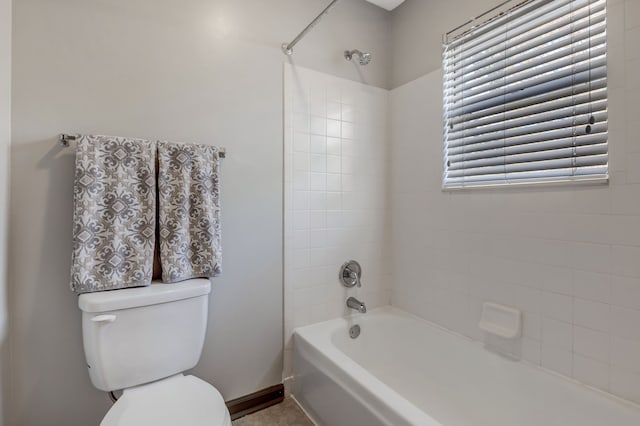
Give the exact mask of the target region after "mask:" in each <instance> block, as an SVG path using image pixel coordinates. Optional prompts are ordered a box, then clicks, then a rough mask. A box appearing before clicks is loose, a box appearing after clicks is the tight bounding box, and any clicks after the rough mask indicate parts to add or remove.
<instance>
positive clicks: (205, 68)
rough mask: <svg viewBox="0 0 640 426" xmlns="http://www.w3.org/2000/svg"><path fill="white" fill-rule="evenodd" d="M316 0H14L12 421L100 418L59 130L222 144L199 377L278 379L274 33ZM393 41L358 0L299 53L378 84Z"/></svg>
mask: <svg viewBox="0 0 640 426" xmlns="http://www.w3.org/2000/svg"><path fill="white" fill-rule="evenodd" d="M2 1H3V3H2V5H3V6H4V4H5V3H6V2H7V0H2ZM325 5H326V1H325V0H305V1H300V0H271V1H268V2H265V1H262V0H209V1H206V2H205V1H201V0H185V1H180V2H176V1H171V0H89V1H88V0H59V1H56V2H52V1H49V0H22V1H19V2H16V4H15V5H14V11H13V24H14V33H13V76H14V78H13V98H12V102H13V104H12V108H13V118H12V120H13V121H12V125H13V128H12V130H13V135H12V146H11V162H12V172H11V190H12V192H11V194H12V196H11V211H10V221H11V222H10V223H11V231H10V259H9V262H10V265H9V266H10V281H9V294H8V297H9V307H10V312H9V320H10V323H9V324H10V329H9V333H10V334H9V339H10V362H9V366H8V374H9V375H10V380H11V386H10V390H11V392H10V394H9V395H7V399H8V402H7V403H6V406H8V407H10V409H11V412H10V413H9V416H10V417H9V420H8V422H7V424H11V425H21V426H29V425H43V424H48V425H65V426H73V425H82V426H86V425H91V424H98V422H99V420H100V419H101V418H102V416H103V415H104V413H105V412H106V411H107V410H108V408H109V406H110V403H109V402H108V398H107V396H106V395H105V394H103V393H101V392H99V391H97V390H95V389H94V388H93V387H92V386H91V383H90V382H89V377H88V374H87V371H86V367H85V363H84V354H83V349H82V338H81V323H80V311H79V310H78V308H77V305H76V296H75V295H73V294H72V293H71V292H70V291H69V289H68V277H69V253H70V248H71V213H72V212H71V206H72V187H73V161H74V155H73V150H71V149H69V150H62V149H60V148H59V147H57V146H56V143H55V142H56V135H57V134H58V133H60V132H80V133H105V134H115V135H129V136H138V137H145V138H164V139H171V140H179V141H190V142H200V143H212V144H219V145H222V146H225V147H227V150H228V155H227V158H226V159H225V160H224V163H223V166H222V167H223V175H222V179H223V195H222V205H223V243H224V273H223V275H222V276H221V277H220V278H219V279H215V280H213V293H212V295H211V298H210V316H209V325H208V335H207V340H206V343H205V349H204V353H203V356H202V359H201V361H200V364H199V365H198V367H197V368H196V370H195V374H197V375H198V376H200V377H202V378H203V379H205V380H208V381H210V382H211V383H213V384H215V385H216V386H217V387H218V388H219V389H220V390H221V392H222V393H223V395H224V397H225V398H227V399H231V398H235V397H238V396H241V395H244V394H248V393H251V392H253V391H256V390H258V389H261V388H264V387H267V386H270V385H273V384H275V383H279V382H280V381H281V374H282V291H283V289H282V168H283V164H282V150H283V144H282V141H283V135H282V64H283V62H284V61H286V58H285V57H284V55H283V54H282V53H281V51H280V44H281V43H282V42H284V41H287V40H290V39H292V38H293V37H294V36H295V35H296V34H297V33H298V32H299V31H300V30H301V29H302V28H303V27H304V26H305V25H306V24H307V23H308V22H309V21H310V20H311V19H312V18H313V17H315V15H316V14H317V13H318V12H319V11H320V10H321V9H322V8H323V7H324V6H325ZM0 16H5V15H4V14H3V13H0ZM0 39H2V40H4V37H1V38H0ZM389 39H390V37H389V15H388V14H387V13H386V12H384V11H382V10H381V9H378V8H376V7H374V6H372V5H369V4H368V3H365V2H364V1H363V0H354V1H345V2H342V3H341V4H340V5H339V6H338V7H336V9H335V10H334V11H332V13H331V14H330V15H328V16H327V17H326V18H325V20H324V21H323V22H322V23H321V24H320V25H319V26H317V27H316V28H315V29H314V31H313V32H312V33H310V34H309V36H308V37H307V38H305V39H304V40H303V41H302V42H301V43H300V44H299V45H298V46H297V48H296V52H295V55H294V57H293V61H295V63H296V64H298V65H302V66H306V67H310V68H313V69H316V70H319V71H322V72H327V73H331V74H334V75H338V76H341V77H345V78H350V79H354V80H358V81H363V82H366V83H370V84H373V85H375V86H380V87H387V81H388V71H387V64H388V62H389V58H388V47H389ZM347 48H360V49H363V50H370V51H372V52H373V54H374V58H375V59H374V62H373V63H372V64H371V65H369V66H368V67H366V68H363V69H358V68H357V67H356V66H355V65H354V64H352V63H348V62H346V61H345V60H344V59H343V57H342V51H343V50H345V49H347ZM1 63H5V62H4V61H2V62H1ZM3 75H4V74H2V75H0V84H2V83H1V82H2V81H3V77H2V76H3ZM0 99H5V97H4V96H3V97H2V98H0ZM0 117H2V118H0V119H2V120H3V121H2V122H3V123H4V115H0ZM3 140H4V139H3ZM1 157H2V156H0V158H1ZM0 170H4V168H2V167H0ZM3 205H5V204H4V203H3Z"/></svg>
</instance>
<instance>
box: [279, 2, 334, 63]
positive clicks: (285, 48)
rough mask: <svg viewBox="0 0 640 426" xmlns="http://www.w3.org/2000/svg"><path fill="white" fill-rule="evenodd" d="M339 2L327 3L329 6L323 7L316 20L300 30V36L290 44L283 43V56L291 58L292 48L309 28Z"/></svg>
mask: <svg viewBox="0 0 640 426" xmlns="http://www.w3.org/2000/svg"><path fill="white" fill-rule="evenodd" d="M339 1H340V0H333V1H332V2H331V3H329V6H327V7H325V8H324V10H323V11H322V12H320V14H319V15H318V16H316V18H315V19H314V20H313V21H311V23H310V24H309V25H307V26H306V27H305V28H304V30H302V32H300V34H298V36H297V37H296V38H294V39H293V40H292V41H291V43H283V44H282V51H283V52H284V54H285V55H288V56H291V54H293V46H295V45H296V44H298V42H299V41H300V40H302V38H303V37H304V36H305V35H307V33H308V32H309V31H311V28H313V27H315V26H316V24H317V23H318V22H319V21H320V19H322V17H323V16H324V15H326V14H327V13H329V10H331V8H332V7H333V6H335V5H336V3H338V2H339Z"/></svg>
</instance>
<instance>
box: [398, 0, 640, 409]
mask: <svg viewBox="0 0 640 426" xmlns="http://www.w3.org/2000/svg"><path fill="white" fill-rule="evenodd" d="M608 9H609V10H608V12H607V19H608V31H607V36H608V84H609V120H610V121H609V124H610V127H609V128H610V132H609V145H610V146H609V148H610V172H611V173H610V174H611V180H610V183H609V185H602V186H572V185H567V186H561V187H555V188H524V189H508V190H503V189H495V190H494V189H492V190H486V191H472V190H469V191H461V192H446V191H442V189H441V174H442V164H441V161H442V106H441V99H442V94H441V92H442V77H441V71H440V70H437V71H434V72H431V73H429V74H427V75H425V76H423V77H421V78H419V79H417V80H415V81H413V82H410V83H407V84H405V85H404V86H401V87H398V88H396V89H394V90H392V91H391V95H390V105H391V106H390V113H391V123H390V133H391V145H390V149H391V172H390V177H391V180H390V188H389V189H390V203H391V205H392V206H393V208H392V210H391V250H392V253H393V258H392V264H393V274H394V286H393V303H394V305H397V306H398V307H400V308H402V309H405V310H408V311H410V312H412V313H414V314H416V315H419V316H422V317H424V318H426V319H429V320H432V321H435V322H438V323H440V324H441V325H443V326H445V327H449V328H452V329H454V331H456V332H459V333H463V334H465V335H468V336H471V337H472V338H474V339H482V338H483V336H482V334H480V333H478V331H477V313H478V309H479V306H481V304H482V302H483V301H487V300H495V301H500V302H501V303H505V304H508V305H513V306H516V307H518V308H520V309H522V310H523V319H524V323H523V338H522V339H521V340H520V341H519V343H520V348H521V350H522V358H524V359H527V358H525V356H524V347H525V341H526V342H527V343H526V346H527V347H528V348H529V350H530V352H529V358H530V359H531V360H532V362H534V363H536V362H537V361H539V362H540V363H541V364H542V365H543V366H544V367H547V368H550V369H552V370H554V371H556V372H559V373H561V374H565V375H567V376H569V377H575V378H576V379H577V380H580V381H582V382H584V383H586V384H589V385H591V386H595V387H598V388H600V389H602V390H605V391H610V392H612V393H615V394H617V395H620V396H622V397H624V398H629V399H633V400H634V401H635V402H639V403H640V384H638V383H640V378H638V375H637V372H638V371H640V357H639V356H635V351H636V347H637V345H636V344H637V342H640V326H638V324H640V163H639V162H638V161H636V160H637V158H636V157H637V156H638V155H639V154H640V142H639V140H638V138H636V137H635V134H636V133H637V132H636V127H637V117H638V116H640V107H639V105H640V104H639V103H638V102H637V99H638V98H640V54H639V53H638V52H640V51H639V50H638V49H639V47H638V46H640V31H639V30H640V2H639V1H636V0H616V1H615V2H609V4H608ZM631 153H633V154H632V155H630V154H631ZM452 259H453V260H454V261H453V262H452ZM425 268H428V270H429V276H428V277H427V279H425V278H424V273H423V271H424V269H425ZM452 271H456V272H457V273H459V277H462V278H460V279H457V280H456V282H457V283H458V284H456V285H460V286H464V281H465V278H466V279H467V280H468V283H467V287H468V293H467V296H464V297H463V299H464V298H465V297H466V298H467V306H469V307H470V308H469V312H468V313H465V314H464V315H463V317H464V318H462V319H460V318H455V314H450V313H451V312H455V309H456V308H457V307H456V306H453V303H454V301H455V302H456V303H461V301H460V300H457V301H456V299H454V298H447V297H439V296H438V290H437V288H438V286H439V285H441V284H439V283H440V281H441V279H440V277H441V276H444V277H448V276H450V275H451V274H452ZM434 300H435V301H437V303H438V304H439V305H440V306H437V307H431V306H430V307H429V308H425V306H429V304H433V303H434ZM434 310H435V311H437V313H434ZM446 313H449V315H447V314H446ZM472 313H475V316H474V315H472ZM465 318H466V319H465ZM535 342H539V344H537V343H535ZM536 348H537V349H536ZM625 354H629V355H628V356H626V357H625ZM625 374H626V375H627V376H628V377H634V378H635V379H628V378H627V376H625ZM634 374H636V376H634ZM634 380H635V381H634Z"/></svg>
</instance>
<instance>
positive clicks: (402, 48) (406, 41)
mask: <svg viewBox="0 0 640 426" xmlns="http://www.w3.org/2000/svg"><path fill="white" fill-rule="evenodd" d="M498 3H500V0H406V1H405V2H404V3H403V4H402V5H400V6H399V7H398V8H397V9H394V10H393V12H392V13H391V41H392V46H391V54H390V59H391V62H390V64H391V65H390V70H389V72H390V76H389V78H390V80H389V84H390V86H391V88H396V87H398V86H402V85H403V84H405V83H408V82H409V81H413V80H415V79H416V78H418V77H422V76H423V75H425V74H428V73H430V72H432V71H434V70H437V69H438V68H440V67H441V66H442V35H443V34H445V33H446V32H447V31H450V30H452V29H453V28H456V27H457V26H458V25H461V24H464V23H465V22H466V21H467V20H469V19H471V18H472V17H474V16H478V15H479V14H481V13H484V12H486V11H487V10H489V9H491V8H492V7H494V6H496V5H497V4H498Z"/></svg>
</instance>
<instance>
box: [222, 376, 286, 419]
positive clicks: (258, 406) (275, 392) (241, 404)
mask: <svg viewBox="0 0 640 426" xmlns="http://www.w3.org/2000/svg"><path fill="white" fill-rule="evenodd" d="M283 400H284V385H283V384H282V383H281V384H279V385H275V386H271V387H268V388H266V389H262V390H259V391H257V392H254V393H252V394H249V395H245V396H241V397H240V398H236V399H232V400H231V401H227V408H228V409H229V414H231V420H236V419H239V418H240V417H244V416H246V415H247V414H251V413H255V412H256V411H260V410H263V409H265V408H267V407H271V406H272V405H275V404H279V403H281V402H282V401H283Z"/></svg>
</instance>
